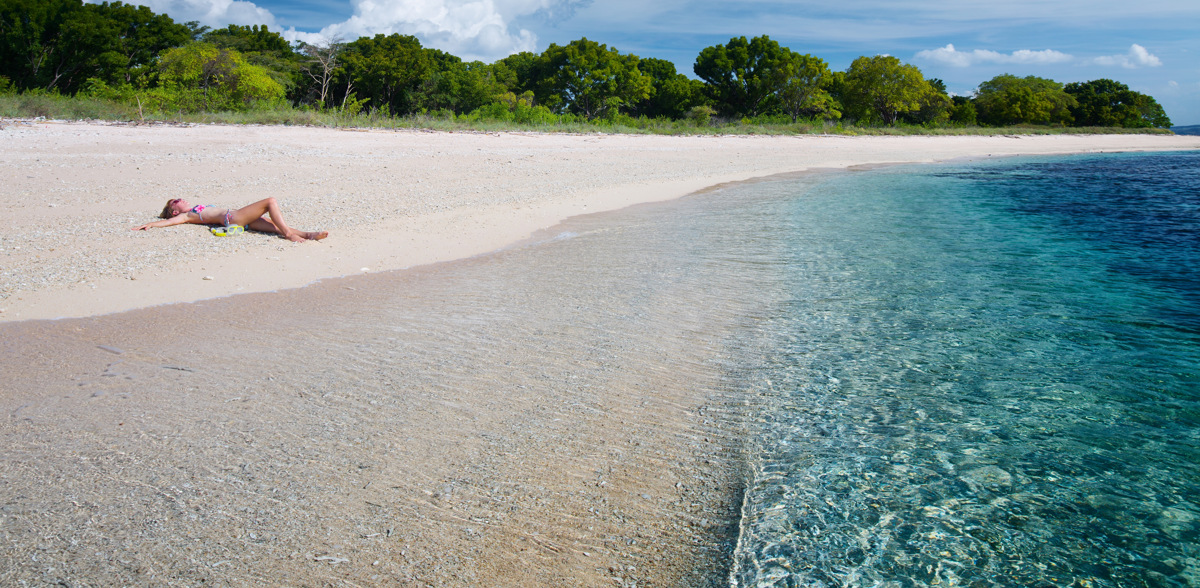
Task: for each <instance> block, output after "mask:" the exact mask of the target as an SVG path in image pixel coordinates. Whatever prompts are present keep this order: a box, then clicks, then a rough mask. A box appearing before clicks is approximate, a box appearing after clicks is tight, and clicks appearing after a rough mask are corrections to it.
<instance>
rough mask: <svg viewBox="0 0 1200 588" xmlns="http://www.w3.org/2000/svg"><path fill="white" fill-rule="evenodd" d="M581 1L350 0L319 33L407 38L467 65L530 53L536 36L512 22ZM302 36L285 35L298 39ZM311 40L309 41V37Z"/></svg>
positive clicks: (568, 8)
mask: <svg viewBox="0 0 1200 588" xmlns="http://www.w3.org/2000/svg"><path fill="white" fill-rule="evenodd" d="M585 2H586V0H351V5H352V6H353V8H354V14H353V16H351V17H350V18H349V19H348V20H346V21H344V22H340V23H335V24H331V25H329V26H327V27H325V28H323V29H321V32H320V35H321V36H322V37H324V38H326V39H331V38H335V37H340V38H343V39H347V40H353V39H357V38H359V37H362V36H374V35H377V34H384V35H390V34H392V33H400V34H402V35H413V36H415V37H417V38H418V39H420V40H421V44H422V45H425V46H427V47H435V48H437V49H441V50H443V51H446V52H448V53H451V54H453V55H456V56H458V57H461V58H463V59H464V60H467V61H471V60H475V59H481V60H484V61H491V60H494V59H498V58H501V57H505V56H507V55H510V54H512V53H517V52H520V51H534V50H536V48H537V36H536V35H534V34H533V33H532V32H531V31H528V30H526V29H519V30H515V31H514V30H512V29H513V27H512V22H513V20H514V19H516V18H518V17H522V16H529V15H532V14H538V13H540V14H544V15H546V16H548V17H551V18H557V17H559V16H560V15H561V14H563V13H570V12H571V11H572V10H573V9H574V8H575V7H576V6H580V5H582V4H584V3H585ZM303 35H305V34H304V33H298V32H295V31H289V32H288V33H287V34H285V36H289V37H291V38H295V39H303V38H304V36H303ZM310 38H311V37H310Z"/></svg>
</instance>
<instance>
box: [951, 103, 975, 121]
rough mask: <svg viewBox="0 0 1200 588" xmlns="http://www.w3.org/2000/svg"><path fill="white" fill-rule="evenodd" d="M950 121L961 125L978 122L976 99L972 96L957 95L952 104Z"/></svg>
mask: <svg viewBox="0 0 1200 588" xmlns="http://www.w3.org/2000/svg"><path fill="white" fill-rule="evenodd" d="M950 121H951V122H955V123H958V124H961V125H974V124H977V123H978V122H979V113H978V112H976V111H975V100H973V99H972V98H971V97H970V96H955V97H954V98H953V103H952V104H951V106H950Z"/></svg>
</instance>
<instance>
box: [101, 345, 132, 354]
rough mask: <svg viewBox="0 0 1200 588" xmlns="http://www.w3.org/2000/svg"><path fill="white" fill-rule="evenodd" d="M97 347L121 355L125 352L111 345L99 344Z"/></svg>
mask: <svg viewBox="0 0 1200 588" xmlns="http://www.w3.org/2000/svg"><path fill="white" fill-rule="evenodd" d="M96 348H98V349H103V350H105V351H107V352H109V353H112V354H114V355H121V354H122V353H125V352H124V351H123V350H121V349H119V348H116V347H112V346H109V345H97V346H96Z"/></svg>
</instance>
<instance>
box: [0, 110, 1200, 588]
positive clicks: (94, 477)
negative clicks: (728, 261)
mask: <svg viewBox="0 0 1200 588" xmlns="http://www.w3.org/2000/svg"><path fill="white" fill-rule="evenodd" d="M4 126H5V129H4V130H3V131H0V134H4V135H5V137H4V138H5V141H4V143H3V145H2V146H0V152H3V153H4V157H3V159H2V160H0V168H3V170H2V171H3V172H5V174H6V177H9V178H11V180H10V181H9V185H8V186H6V188H5V190H4V192H3V194H4V196H3V198H4V199H5V204H4V206H5V209H6V210H7V211H8V214H9V216H10V218H9V220H10V223H12V224H13V226H14V227H15V228H14V230H12V231H10V232H9V233H8V234H6V235H4V236H3V237H2V238H0V239H2V240H0V249H2V251H0V262H2V266H3V267H2V268H0V295H2V296H4V298H3V300H0V306H3V307H4V308H5V311H4V313H2V314H0V320H3V321H6V322H5V324H0V410H2V411H3V414H4V415H6V418H5V420H4V422H3V425H2V426H0V435H3V439H4V447H5V450H4V460H3V461H2V462H0V495H2V496H3V498H4V500H3V501H0V517H2V518H0V537H3V541H4V544H5V545H6V549H5V550H3V552H0V584H17V583H20V582H22V581H24V582H29V583H45V584H56V583H61V584H65V585H108V584H137V585H168V584H184V585H197V584H200V583H202V582H203V583H207V584H214V585H252V584H264V583H265V584H280V585H294V586H305V585H314V586H315V585H326V584H329V585H389V584H393V585H395V584H398V585H413V586H423V585H436V586H459V585H461V586H466V585H484V584H486V585H528V586H544V585H583V586H614V585H617V586H621V585H635V584H636V585H716V584H720V583H721V580H722V579H723V577H722V573H723V570H724V566H726V565H727V564H728V560H727V556H728V550H729V548H730V542H731V541H732V539H733V535H734V534H735V533H736V526H735V522H736V514H737V510H738V508H739V494H738V492H739V488H740V483H741V480H740V465H739V464H740V459H741V456H740V454H739V452H738V445H737V440H738V439H739V438H740V437H741V436H742V435H743V434H744V431H745V427H746V426H747V424H746V423H745V422H743V421H742V419H743V417H744V415H745V414H746V409H745V404H744V403H745V402H748V401H749V399H745V398H740V397H738V396H737V393H736V390H729V389H726V387H724V386H723V385H722V374H721V370H720V366H719V365H716V364H714V363H713V361H712V358H713V357H719V356H720V355H721V353H722V352H723V345H724V342H725V339H726V337H728V336H729V335H730V333H731V332H732V330H733V329H735V328H736V321H737V317H740V316H744V315H745V314H746V313H747V312H749V311H752V309H737V308H729V309H723V310H721V311H719V312H716V311H714V312H707V313H705V316H703V317H696V316H694V311H693V310H692V309H694V308H695V307H696V306H695V303H697V302H695V301H696V300H699V302H698V303H703V299H697V298H695V297H696V296H698V294H697V290H698V289H697V288H696V287H695V284H694V283H690V282H688V281H687V280H686V276H687V275H688V272H681V276H683V277H680V278H679V280H678V281H666V282H664V281H662V280H659V279H658V277H657V276H656V275H654V274H653V273H650V274H648V277H647V278H646V282H645V283H646V284H652V285H653V286H652V287H649V286H648V287H647V288H645V289H643V290H637V291H631V290H630V289H629V288H627V287H626V288H618V287H604V286H603V285H604V284H609V283H615V282H610V281H609V280H610V277H611V274H603V273H590V272H591V268H599V269H596V270H595V271H597V272H599V271H600V270H601V269H603V268H607V270H606V271H609V272H617V273H620V272H621V271H622V268H625V267H634V266H636V265H637V263H638V262H639V261H638V258H637V257H636V250H637V244H634V245H633V246H631V248H630V250H629V251H626V252H625V254H624V255H626V256H628V257H627V258H626V257H621V256H619V255H618V256H614V254H613V252H612V251H611V250H605V251H603V252H599V251H597V252H594V254H595V255H596V256H597V257H596V258H595V259H586V258H584V259H582V260H581V259H580V258H579V256H580V255H585V254H586V253H587V252H588V251H589V250H588V249H587V248H576V249H574V250H572V252H571V256H570V257H564V258H563V259H570V260H572V261H571V262H570V264H567V263H566V262H561V263H560V260H559V259H558V258H555V257H553V256H554V255H556V253H555V251H556V249H554V248H551V247H535V248H516V249H510V250H506V251H503V252H499V253H495V254H491V255H483V256H480V257H474V258H470V259H464V258H468V257H470V256H476V255H480V254H484V253H487V252H488V251H494V250H496V249H498V248H500V247H503V246H505V245H507V244H510V243H512V242H515V241H518V240H520V239H523V238H527V237H529V236H530V235H531V234H533V233H534V232H535V231H537V230H538V229H540V228H544V227H549V226H551V225H554V224H555V223H556V222H558V221H560V220H562V219H564V218H567V217H570V216H573V215H576V214H580V213H587V212H599V211H604V210H615V209H619V208H622V207H625V206H628V205H630V204H634V203H638V202H649V201H656V200H667V199H671V198H675V197H678V196H681V195H684V194H686V193H688V192H691V191H693V190H696V189H699V188H702V187H705V186H709V185H714V184H718V183H722V182H728V181H737V180H743V179H748V178H753V177H760V176H764V175H770V174H775V173H787V172H796V171H802V170H804V169H814V168H827V167H832V168H836V167H848V166H851V165H869V164H882V163H889V162H901V161H933V160H939V159H950V158H954V157H963V156H971V157H986V156H999V155H1003V154H1012V153H1061V152H1077V151H1096V150H1105V151H1107V150H1122V149H1145V150H1157V149H1168V148H1197V147H1200V141H1197V140H1196V138H1182V137H1178V138H1172V137H1146V136H1121V137H1044V138H1029V137H1025V138H1005V137H997V138H928V137H927V138H837V137H804V138H791V137H788V138H784V137H777V138H772V137H721V138H712V137H706V138H670V137H608V136H591V135H589V136H558V135H523V134H512V135H484V134H479V135H474V134H467V135H464V134H449V133H421V132H377V131H372V132H352V131H331V130H320V129H288V128H261V127H256V128H232V127H191V128H183V127H151V128H145V127H139V128H131V127H120V126H103V125H75V124H27V123H11V122H6V123H4ZM174 196H183V197H187V198H189V199H192V198H193V197H194V199H195V200H197V201H201V202H204V203H214V204H237V203H241V202H248V201H251V200H255V199H258V198H262V197H267V196H275V197H277V198H278V199H279V200H280V201H281V203H282V204H283V207H284V210H285V212H286V213H288V214H289V221H290V222H291V224H293V225H294V226H296V227H298V228H304V229H317V228H321V229H326V230H329V231H331V233H332V236H331V237H330V238H329V239H327V240H325V241H322V242H319V243H304V244H296V245H293V244H291V243H286V242H284V241H282V240H280V239H275V238H272V237H269V236H265V235H244V236H241V237H237V238H226V239H218V238H214V237H211V236H209V235H208V233H207V232H206V231H203V230H202V229H201V228H199V227H176V228H172V229H163V230H159V231H150V232H146V233H141V232H139V233H133V232H130V231H129V230H128V229H129V227H131V226H134V225H136V224H141V223H142V222H146V221H148V220H152V218H153V214H154V212H155V211H157V209H159V208H161V206H162V202H163V201H165V200H166V199H167V198H169V197H174ZM667 206H669V205H667ZM605 222H606V220H605V218H604V217H584V218H581V219H575V220H573V221H569V224H568V225H567V227H566V228H562V227H560V228H558V229H555V230H554V231H552V232H551V233H549V235H555V234H558V232H559V231H560V230H561V231H568V232H571V231H574V232H583V233H586V232H587V231H588V230H603V226H604V223H605ZM572 223H573V224H572ZM685 245H686V244H679V245H678V246H681V247H682V246H685ZM645 246H646V247H660V248H661V247H668V246H671V245H670V244H662V243H658V244H652V243H647V244H645ZM581 251H582V252H583V253H581ZM564 255H565V254H564ZM455 259H460V260H461V261H457V262H452V263H443V264H437V265H428V264H430V263H432V262H439V261H447V262H449V261H451V260H455ZM406 267H413V268H415V269H412V270H409V271H406V272H393V273H382V272H383V271H384V270H390V269H400V268H406ZM362 268H368V271H366V272H364V271H363V269H362ZM561 268H570V271H567V270H564V269H561ZM647 271H649V270H647ZM655 271H657V269H655ZM364 274H365V275H364ZM347 275H350V276H351V277H343V278H341V279H328V278H335V277H338V276H347ZM205 277H209V278H212V279H208V280H206V279H204V278H205ZM322 279H324V280H323V281H320V282H318V283H316V284H313V285H310V286H308V287H305V288H299V287H300V286H304V285H305V284H310V283H312V282H313V281H314V280H322ZM238 292H241V293H244V294H242V295H238V296H232V297H229V296H225V295H228V294H233V293H238ZM218 296H225V297H220V298H214V297H218ZM196 300H200V301H199V302H195V303H191V304H171V303H178V302H190V301H196ZM681 301H685V302H681ZM686 301H692V302H693V303H692V304H689V303H686ZM119 311H129V312H119ZM104 313H116V314H104ZM50 317H80V318H72V319H64V320H57V321H44V320H26V319H40V318H50ZM631 333H632V334H631Z"/></svg>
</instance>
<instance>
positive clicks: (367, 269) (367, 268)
mask: <svg viewBox="0 0 1200 588" xmlns="http://www.w3.org/2000/svg"><path fill="white" fill-rule="evenodd" d="M359 271H363V272H369V271H371V268H369V267H364V268H362V269H360V270H359Z"/></svg>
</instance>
